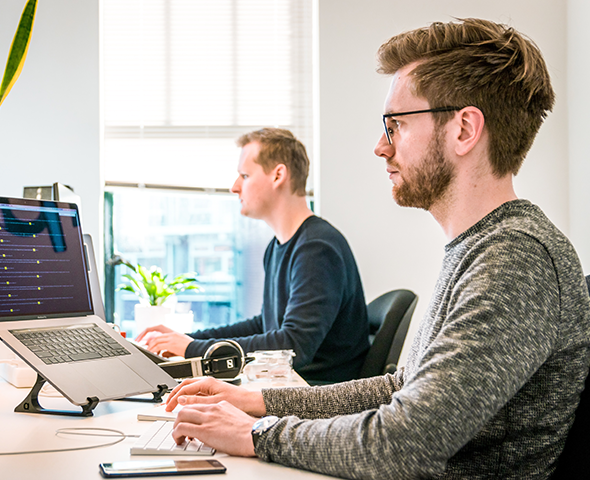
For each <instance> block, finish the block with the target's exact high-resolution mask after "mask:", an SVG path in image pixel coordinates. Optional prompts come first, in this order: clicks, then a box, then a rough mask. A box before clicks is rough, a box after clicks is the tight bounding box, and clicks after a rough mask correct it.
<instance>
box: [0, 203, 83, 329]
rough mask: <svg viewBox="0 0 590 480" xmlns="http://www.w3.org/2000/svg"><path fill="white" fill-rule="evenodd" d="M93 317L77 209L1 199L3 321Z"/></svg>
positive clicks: (0, 318) (0, 302)
mask: <svg viewBox="0 0 590 480" xmlns="http://www.w3.org/2000/svg"><path fill="white" fill-rule="evenodd" d="M92 313H93V311H92V300H91V296H90V289H89V283H88V275H87V271H86V259H85V257H84V252H83V244H82V229H81V226H80V220H79V217H78V209H77V207H76V205H75V204H70V203H63V202H53V201H49V200H31V199H20V198H3V197H0V321H9V320H21V319H38V318H56V317H65V316H81V315H90V314H92Z"/></svg>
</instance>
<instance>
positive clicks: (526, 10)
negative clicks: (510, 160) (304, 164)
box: [316, 0, 590, 334]
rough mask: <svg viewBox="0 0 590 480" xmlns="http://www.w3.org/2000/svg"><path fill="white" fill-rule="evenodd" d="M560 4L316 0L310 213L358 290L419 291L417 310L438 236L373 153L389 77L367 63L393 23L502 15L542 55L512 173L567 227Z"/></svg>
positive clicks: (430, 282)
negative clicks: (545, 103)
mask: <svg viewBox="0 0 590 480" xmlns="http://www.w3.org/2000/svg"><path fill="white" fill-rule="evenodd" d="M566 13H567V10H566V3H565V2H563V1H562V0H519V1H516V2H515V1H514V0H495V1H494V2H490V1H489V0H464V1H459V0H445V1H441V0H414V1H412V2H397V1H392V0H371V1H360V0H319V45H320V54H319V55H320V58H319V60H320V72H319V77H320V89H319V96H320V167H319V168H320V172H319V173H320V174H319V182H320V184H319V185H317V186H316V192H318V197H319V198H318V204H319V210H320V214H321V215H322V216H323V217H324V218H326V219H328V220H329V221H331V222H332V223H333V224H334V225H335V226H337V227H338V228H340V229H341V231H342V232H343V233H344V234H345V236H346V237H347V238H348V240H349V242H350V244H351V246H352V248H353V251H354V253H355V256H356V259H357V262H358V264H359V268H360V270H361V276H362V278H363V283H364V286H365V293H366V296H367V300H371V299H373V298H375V297H376V296H378V295H379V294H381V293H383V292H385V291H387V290H391V289H394V288H409V289H411V290H413V291H415V292H416V293H418V295H419V296H420V299H421V300H420V301H419V303H418V307H417V310H416V313H415V315H414V320H416V319H418V320H419V319H420V318H421V316H422V313H423V311H424V310H425V308H426V306H427V305H426V304H427V302H428V299H429V297H430V295H431V292H432V289H433V287H434V283H435V280H436V278H437V275H438V271H439V268H440V262H441V259H442V256H443V247H444V245H445V243H446V240H445V238H444V236H443V235H442V232H441V231H440V228H439V227H438V225H437V224H436V222H435V221H434V220H433V219H432V217H431V216H430V215H429V214H428V213H426V212H423V211H419V210H415V209H404V208H400V207H398V206H396V205H395V203H394V202H393V200H392V199H391V184H390V182H389V180H388V178H387V175H386V172H385V163H384V161H383V160H381V159H378V158H377V157H375V156H374V154H373V147H374V145H375V143H376V142H377V140H378V138H379V136H380V135H381V132H382V129H383V127H382V122H381V114H382V113H383V101H384V99H385V94H386V91H387V88H388V85H389V79H388V78H386V77H382V76H380V75H378V74H377V73H375V68H376V61H375V54H376V52H377V49H378V47H379V46H380V45H381V44H382V43H383V42H384V41H386V40H387V39H389V38H390V37H391V36H393V35H395V34H397V33H400V32H402V31H405V30H409V29H413V28H418V27H422V26H425V25H427V24H429V23H431V22H433V21H450V20H452V17H481V18H487V19H490V20H494V21H499V22H502V23H507V24H509V25H512V26H514V27H515V28H516V29H517V30H519V31H522V32H524V33H525V34H527V35H528V36H529V37H530V38H532V39H533V40H534V41H535V42H536V43H537V44H538V45H539V47H540V48H541V50H542V51H543V53H544V55H545V59H546V61H547V64H548V66H549V70H550V73H551V76H552V80H553V85H554V88H555V90H556V93H557V104H556V107H555V109H554V112H553V113H552V114H551V116H550V117H549V118H548V120H547V121H546V123H545V124H544V125H543V127H542V128H541V131H540V133H539V135H538V138H537V141H536V143H535V145H534V147H533V148H532V150H531V152H530V153H529V155H528V158H527V160H526V162H525V165H524V167H523V169H522V171H521V173H520V174H519V175H518V177H517V179H516V188H517V194H518V195H519V196H521V197H524V198H528V199H530V200H531V201H533V202H534V203H537V204H538V205H540V206H541V207H542V208H543V209H544V210H545V212H546V213H547V214H548V216H549V217H550V218H551V219H552V220H553V221H554V222H555V223H556V224H557V225H558V226H559V227H560V228H561V229H562V230H564V231H565V232H566V233H569V215H570V212H569V171H568V155H567V152H568V136H567V131H568V130H567V124H568V117H567V95H566V87H567V82H566V80H567V79H566V73H567V71H566V38H567V37H566ZM586 18H588V17H586ZM587 96H590V94H589V95H587ZM586 178H588V177H586ZM413 323H414V325H413V326H415V325H416V323H417V321H415V322H413ZM411 334H413V330H412V331H411Z"/></svg>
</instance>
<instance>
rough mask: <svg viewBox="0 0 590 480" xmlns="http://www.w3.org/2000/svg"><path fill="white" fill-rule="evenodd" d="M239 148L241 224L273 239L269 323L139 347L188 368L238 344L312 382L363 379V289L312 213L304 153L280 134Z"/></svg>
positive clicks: (268, 261)
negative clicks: (281, 354)
mask: <svg viewBox="0 0 590 480" xmlns="http://www.w3.org/2000/svg"><path fill="white" fill-rule="evenodd" d="M237 143H238V145H239V146H240V147H242V152H241V155H240V160H239V164H238V174H239V175H238V179H237V180H236V181H235V183H234V185H233V187H232V192H233V193H236V194H238V195H239V197H240V202H241V204H242V210H241V213H242V215H245V216H247V217H251V218H257V219H260V220H264V221H265V222H266V223H267V224H268V225H269V226H270V227H271V228H272V230H273V231H274V233H275V238H273V240H272V241H271V242H270V244H269V245H268V247H267V249H266V252H265V254H264V271H265V281H264V298H263V305H262V312H261V314H260V315H257V316H255V317H254V318H251V319H249V320H244V321H242V322H239V323H235V324H233V325H227V326H224V327H220V328H212V329H208V330H201V331H197V332H194V333H192V334H190V335H184V334H180V333H177V332H174V331H172V330H170V329H169V328H166V327H164V326H162V325H160V326H157V327H151V328H148V329H146V330H145V331H144V332H142V333H141V334H140V335H139V336H138V338H137V339H138V340H142V339H143V338H144V337H145V338H146V340H147V345H148V348H149V349H150V350H151V351H154V352H162V351H166V352H167V353H168V354H173V355H183V356H185V357H187V358H189V357H197V356H201V355H203V354H204V353H205V351H206V350H207V348H208V347H209V346H210V345H211V344H213V343H214V342H216V341H218V340H220V339H227V338H232V339H234V340H236V341H237V342H238V343H240V345H241V346H242V348H243V349H244V351H246V352H251V351H254V350H280V349H292V350H293V351H294V352H295V355H296V356H295V358H294V368H295V370H296V371H297V372H298V373H299V374H300V375H302V376H303V377H304V378H305V379H306V380H308V381H328V382H335V381H344V380H350V379H353V378H356V377H357V376H358V373H359V371H360V368H361V365H362V363H363V360H364V358H365V355H366V353H367V350H368V348H369V342H368V334H369V327H368V321H367V311H366V304H365V297H364V293H363V287H362V284H361V280H360V276H359V273H358V269H357V266H356V262H355V260H354V257H353V254H352V252H351V250H350V247H349V245H348V243H347V241H346V239H345V238H344V237H343V236H342V234H341V233H340V232H339V231H338V230H336V229H335V228H334V227H333V226H332V225H330V224H329V223H328V222H326V221H325V220H322V219H321V218H319V217H316V216H315V215H314V214H313V212H312V211H311V210H310V209H309V208H308V206H307V202H306V199H305V183H306V180H307V175H308V172H309V159H308V157H307V153H306V151H305V147H304V146H303V144H302V143H301V142H299V140H297V139H296V138H295V137H294V136H293V134H292V133H291V132H289V131H287V130H282V129H277V128H264V129H262V130H257V131H254V132H251V133H249V134H246V135H243V136H242V137H240V138H239V139H238V142H237ZM150 332H158V333H159V335H147V336H146V334H148V333H150Z"/></svg>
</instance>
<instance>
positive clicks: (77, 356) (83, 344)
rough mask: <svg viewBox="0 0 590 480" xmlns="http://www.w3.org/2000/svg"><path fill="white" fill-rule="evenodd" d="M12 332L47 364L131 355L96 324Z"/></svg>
mask: <svg viewBox="0 0 590 480" xmlns="http://www.w3.org/2000/svg"><path fill="white" fill-rule="evenodd" d="M10 333H12V334H13V335H14V336H15V337H16V338H17V339H18V340H20V342H21V343H22V344H23V345H25V346H27V347H28V348H29V350H31V351H32V352H33V353H34V354H35V355H37V356H38V357H39V358H40V359H41V360H43V362H45V363H46V364H47V365H52V364H55V363H66V362H77V361H80V360H93V359H96V358H104V357H116V356H120V355H131V354H130V353H129V352H128V351H127V350H126V349H125V348H124V347H123V346H121V345H120V344H119V343H117V341H116V340H115V339H114V338H112V337H110V336H109V335H108V334H107V333H106V332H104V331H103V330H102V329H100V328H99V327H98V326H96V325H93V324H90V325H71V326H68V327H59V328H44V329H35V330H31V329H26V330H11V331H10Z"/></svg>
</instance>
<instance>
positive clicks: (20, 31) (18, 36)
mask: <svg viewBox="0 0 590 480" xmlns="http://www.w3.org/2000/svg"><path fill="white" fill-rule="evenodd" d="M36 12H37V0H28V2H27V4H26V5H25V8H24V10H23V13H22V15H21V18H20V22H19V24H18V28H17V29H16V33H15V34H14V39H13V40H12V45H11V47H10V53H9V54H8V60H7V61H6V68H5V69H4V77H3V78H2V83H1V84H0V105H1V104H2V102H3V101H4V99H5V98H6V96H7V95H8V93H9V92H10V89H11V88H12V86H13V85H14V82H16V80H17V79H18V77H19V75H20V72H21V71H22V69H23V65H24V64H25V59H26V58H27V51H28V50H29V43H30V42H31V34H32V33H33V23H34V21H35V13H36Z"/></svg>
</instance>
